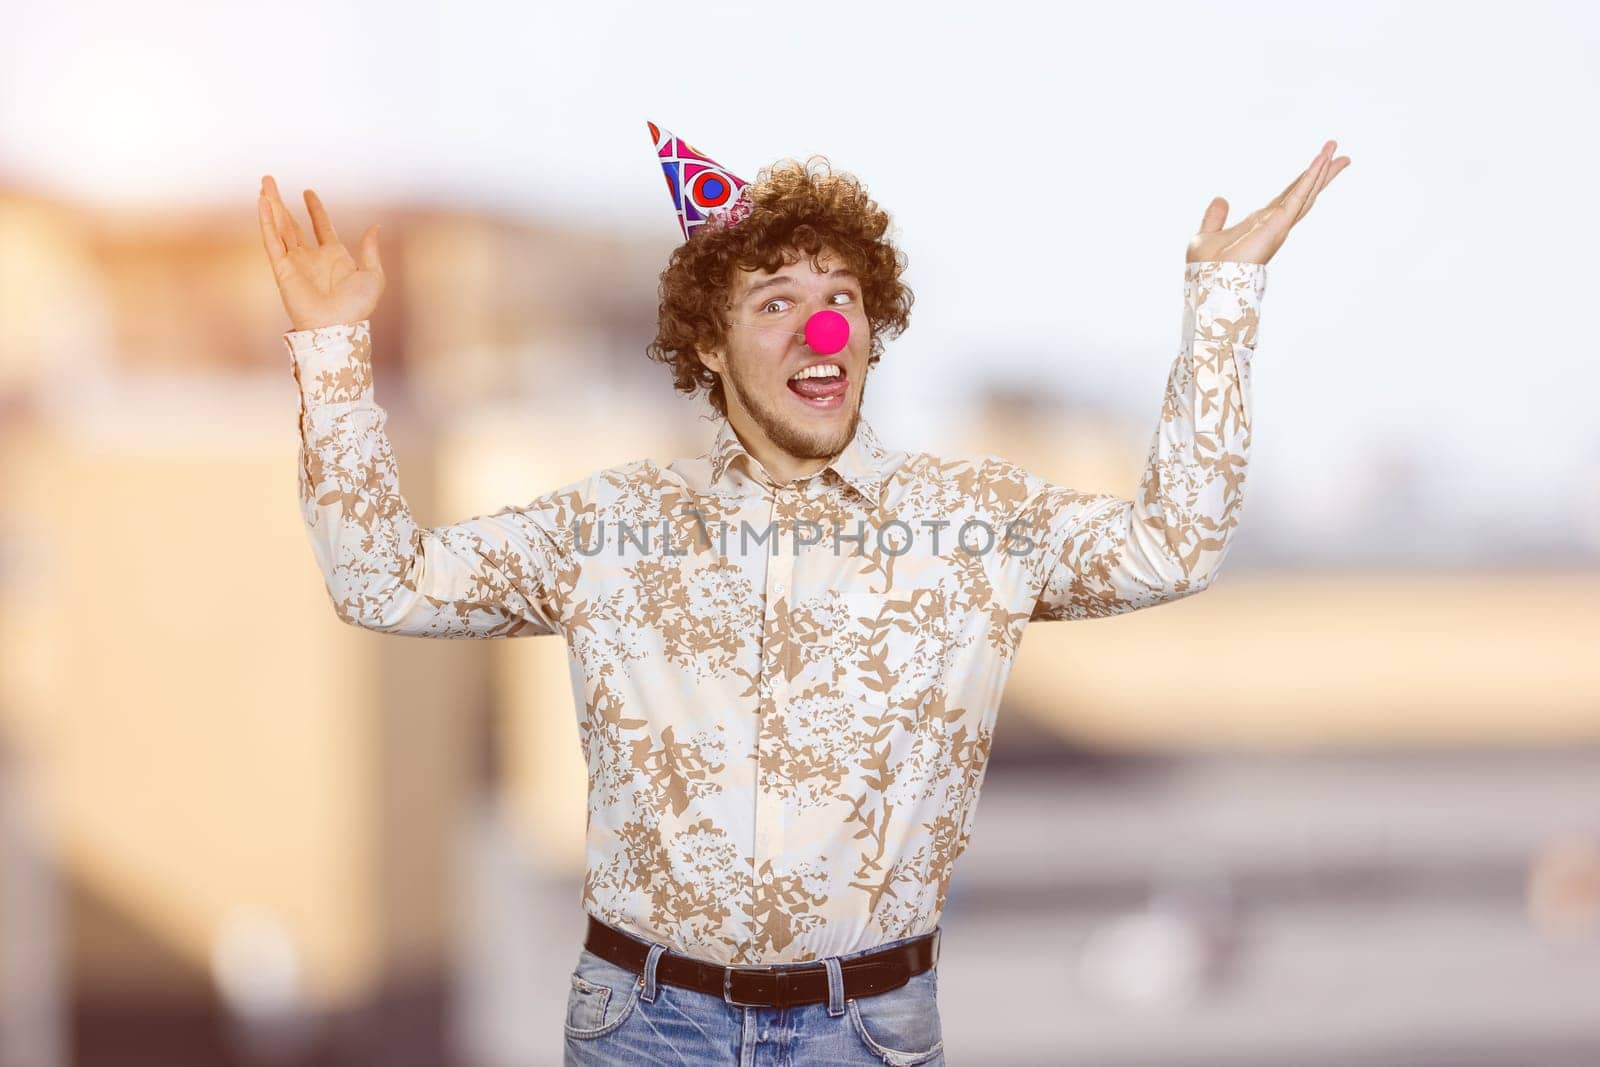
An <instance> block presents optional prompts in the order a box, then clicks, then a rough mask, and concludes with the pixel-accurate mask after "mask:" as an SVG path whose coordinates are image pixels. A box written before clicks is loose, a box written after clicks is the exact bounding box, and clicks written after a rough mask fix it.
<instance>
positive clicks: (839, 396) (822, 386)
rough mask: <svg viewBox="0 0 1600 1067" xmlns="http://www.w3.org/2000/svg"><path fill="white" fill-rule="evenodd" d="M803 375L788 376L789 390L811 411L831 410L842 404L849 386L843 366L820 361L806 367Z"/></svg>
mask: <svg viewBox="0 0 1600 1067" xmlns="http://www.w3.org/2000/svg"><path fill="white" fill-rule="evenodd" d="M803 373H804V377H797V378H790V379H789V382H788V385H789V392H791V393H793V394H794V395H795V396H796V397H798V398H799V399H800V402H801V403H803V404H804V405H805V406H806V407H808V408H811V409H812V410H813V411H832V410H834V409H836V408H839V407H842V406H843V405H844V395H845V393H846V392H847V391H848V390H849V388H850V382H849V379H847V378H846V377H845V373H844V366H843V365H842V364H838V363H821V364H818V365H817V366H815V367H811V368H808V369H807V370H806V371H805V372H803Z"/></svg>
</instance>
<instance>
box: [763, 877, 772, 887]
mask: <svg viewBox="0 0 1600 1067" xmlns="http://www.w3.org/2000/svg"><path fill="white" fill-rule="evenodd" d="M761 884H762V885H771V884H772V875H770V874H763V875H762V876H761Z"/></svg>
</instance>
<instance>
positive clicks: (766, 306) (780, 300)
mask: <svg viewBox="0 0 1600 1067" xmlns="http://www.w3.org/2000/svg"><path fill="white" fill-rule="evenodd" d="M787 303H788V301H787V300H785V299H783V298H782V297H779V298H778V299H776V300H768V301H767V303H766V305H765V306H764V307H762V309H761V310H762V311H763V312H765V311H766V310H767V308H770V307H771V306H772V305H773V304H787Z"/></svg>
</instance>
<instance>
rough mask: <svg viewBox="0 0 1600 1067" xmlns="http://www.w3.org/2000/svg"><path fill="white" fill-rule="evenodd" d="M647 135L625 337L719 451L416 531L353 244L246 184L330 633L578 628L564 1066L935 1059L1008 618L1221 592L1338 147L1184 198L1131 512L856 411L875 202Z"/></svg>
mask: <svg viewBox="0 0 1600 1067" xmlns="http://www.w3.org/2000/svg"><path fill="white" fill-rule="evenodd" d="M650 132H651V136H652V140H653V142H654V146H655V149H656V154H657V158H658V161H659V162H660V164H661V166H662V168H663V174H664V176H665V177H666V180H667V186H668V189H669V192H670V193H671V194H672V197H673V202H674V207H675V209H676V211H677V214H678V219H679V223H680V225H681V227H682V229H683V234H684V238H685V240H684V242H683V244H682V245H680V246H679V247H678V248H677V249H676V250H675V251H674V253H673V256H672V258H671V262H670V263H669V264H668V266H667V268H666V270H665V271H664V272H663V273H662V284H661V308H660V318H659V322H658V333H657V337H656V339H655V341H654V342H653V343H652V344H651V346H650V352H649V354H650V355H651V357H652V358H655V359H657V360H660V361H661V362H663V363H665V364H667V365H668V366H669V367H670V369H671V371H672V374H673V378H674V383H675V386H676V387H677V388H678V389H679V390H680V391H683V392H685V393H688V394H690V395H694V394H695V393H697V392H698V391H700V390H702V389H704V390H706V391H707V392H708V398H709V401H710V403H711V405H712V407H713V408H714V409H715V410H716V412H717V414H718V415H719V416H721V417H722V421H721V423H720V426H719V430H718V433H717V435H716V437H715V440H714V441H713V443H712V445H711V447H710V448H709V449H708V450H707V451H706V452H705V453H703V454H702V455H700V456H698V457H695V458H693V459H680V460H677V461H675V462H673V463H671V464H669V465H668V466H666V467H661V466H658V465H656V464H655V463H654V462H652V461H650V460H639V461H636V462H633V463H627V464H623V465H621V466H618V467H612V468H608V469H605V470H599V471H595V472H594V473H592V474H590V475H589V476H587V477H586V478H583V479H580V480H579V481H576V482H574V483H572V484H570V485H567V486H564V487H561V488H559V489H556V490H552V491H550V492H548V493H546V494H544V495H543V496H540V497H538V498H536V499H535V500H533V501H532V502H531V503H529V504H526V505H522V506H517V507H508V508H505V509H503V510H501V511H498V512H495V513H494V514H492V515H485V516H480V517H478V518H474V519H468V520H465V521H463V522H458V523H454V524H452V525H448V526H439V527H435V528H432V529H426V528H423V527H421V526H419V525H418V524H417V522H416V521H415V519H414V518H413V516H412V515H411V513H410V511H409V509H408V508H407V506H406V504H405V501H404V499H403V498H402V496H401V495H400V488H399V481H398V474H397V471H396V468H395V462H394V458H393V455H392V453H391V451H390V447H389V442H388V440H387V439H386V437H385V435H384V432H383V422H384V412H383V409H382V408H380V407H379V406H378V405H377V404H376V402H375V401H374V398H373V396H374V394H373V381H372V372H371V364H370V332H369V327H370V322H369V320H370V316H371V315H372V312H373V309H374V308H375V306H376V304H377V301H378V298H379V296H380V294H381V292H382V290H383V269H382V265H381V262H380V259H379V255H378V244H377V228H376V227H372V228H370V229H368V230H367V231H366V233H365V234H363V236H362V238H361V241H360V248H359V258H352V257H351V256H350V254H349V253H348V252H347V251H346V250H345V248H344V247H343V245H342V244H341V243H340V241H339V238H338V236H337V234H336V233H335V232H334V229H333V227H332V225H331V223H330V222H329V220H328V217H327V213H326V211H325V210H324V209H323V206H322V204H321V202H320V201H319V200H318V198H317V196H316V194H315V193H313V192H312V191H311V190H309V189H308V190H306V193H305V200H306V206H307V208H308V210H309V213H310V217H311V222H312V227H313V231H314V235H315V243H312V242H308V241H307V240H306V239H305V238H304V236H303V235H302V233H301V231H300V228H299V224H298V223H297V222H296V221H295V220H294V218H293V217H292V215H291V214H290V213H289V211H288V209H287V208H286V206H285V205H284V204H283V202H282V200H281V198H280V196H279V195H278V192H277V187H276V185H275V183H274V182H273V181H272V179H271V178H270V177H267V178H264V179H263V183H262V192H261V195H260V198H259V216H260V224H261V232H262V238H263V241H264V243H265V245H266V249H267V253H268V256H269V258H270V260H271V263H272V267H273V272H274V275H275V277H276V278H277V281H278V285H279V288H280V292H281V294H282V297H283V301H284V307H285V308H286V309H287V311H288V313H289V317H290V320H291V323H292V325H293V330H291V331H290V332H289V333H287V334H286V335H285V340H286V343H287V345H288V348H289V352H290V355H291V357H292V358H291V365H292V368H293V371H294V374H295V376H296V380H297V382H298V383H299V386H300V389H301V397H302V405H301V423H300V426H301V433H302V446H303V447H302V452H301V458H302V462H301V465H300V474H299V482H300V499H301V504H302V509H303V514H304V518H305V521H306V525H307V529H308V531H309V533H310V536H311V541H312V545H313V548H314V550H315V553H316V557H317V561H318V564H319V565H320V567H321V569H322V572H323V574H324V576H325V579H326V582H327V588H328V591H329V595H330V597H331V599H332V601H333V604H334V607H335V610H336V611H337V613H338V616H339V617H340V618H341V619H343V620H345V621H346V622H349V623H351V624H353V625H357V626H361V627H365V628H367V629H371V630H376V631H381V632H384V633H394V634H411V635H421V636H430V637H483V638H487V637H517V636H527V635H535V634H560V635H562V636H563V638H564V639H565V640H566V642H567V643H568V645H569V646H570V649H571V654H572V657H573V659H574V662H575V663H576V664H577V665H578V666H579V668H581V670H580V672H579V674H577V675H575V676H574V685H575V698H576V704H577V707H578V709H579V725H580V734H581V738H582V743H583V753H584V756H585V759H586V760H587V763H588V768H589V820H588V831H587V832H588V871H587V875H586V878H585V883H584V893H583V901H584V908H585V911H586V912H587V913H588V920H589V928H588V933H587V937H586V940H585V947H584V949H583V951H582V952H581V953H580V956H579V962H578V966H577V968H576V969H575V970H574V972H573V973H572V976H571V991H570V996H569V1000H568V1004H567V1016H566V1026H565V1034H566V1038H567V1059H568V1062H569V1063H624V1062H626V1063H657V1062H659V1063H683V1062H691V1063H717V1062H725V1063H730V1064H731V1063H738V1062H751V1061H754V1060H756V1059H757V1058H760V1059H761V1060H763V1061H764V1060H766V1059H767V1058H768V1057H770V1058H771V1059H772V1062H781V1061H783V1060H784V1059H785V1058H787V1059H788V1060H791V1061H793V1062H796V1063H819V1064H820V1063H827V1064H845V1063H894V1064H917V1063H937V1062H942V1059H943V1055H942V1039H941V1033H940V1025H939V1015H938V1008H937V1002H936V994H937V986H938V970H937V966H936V965H937V959H938V954H937V953H938V933H939V930H938V920H939V917H940V915H941V913H942V911H943V908H944V904H945V900H946V893H947V889H948V886H949V881H950V877H951V873H952V870H953V867H954V863H955V860H956V858H957V857H958V856H959V855H960V854H961V853H962V851H963V850H964V849H965V847H966V845H967V842H968V839H969V836H970V832H971V827H972V825H973V815H974V812H975V810H976V804H977V799H978V792H979V789H980V787H981V785H982V782H983V778H984V773H985V770H986V767H987V760H988V753H989V745H990V740H991V738H992V736H993V729H994V725H995V713H996V710H997V708H998V705H999V701H1000V695H1001V692H1002V690H1003V688H1004V683H1005V679H1006V676H1007V674H1008V673H1009V670H1010V667H1011V664H1012V661H1013V658H1014V656H1015V653H1016V650H1017V647H1018V643H1019V642H1020V640H1021V637H1022V632H1023V629H1024V627H1025V626H1026V625H1027V623H1028V622H1030V621H1046V620H1057V619H1082V618H1091V617H1098V616H1105V615H1112V614H1117V613H1121V612H1126V611H1132V610H1136V609H1139V608H1145V607H1150V606H1153V605H1157V604H1162V603H1167V602H1169V601H1172V600H1175V599H1178V598H1180V597H1185V596H1189V595H1192V594H1194V593H1197V592H1199V591H1201V590H1203V589H1205V588H1207V587H1208V586H1209V585H1210V584H1211V583H1212V581H1214V580H1215V578H1216V575H1217V573H1218V570H1219V568H1220V567H1221V565H1222V562H1223V559H1224V557H1225V555H1226V552H1227V548H1228V544H1229V541H1230V538H1231V536H1232V533H1233V530H1234V529H1235V527H1236V525H1237V523H1238V518H1239V513H1240V508H1241V505H1242V491H1243V486H1244V478H1245V465H1246V460H1247V458H1248V454H1249V443H1250V426H1251V416H1252V409H1251V401H1250V359H1251V356H1252V355H1253V346H1254V344H1255V336H1256V326H1257V322H1258V311H1259V304H1260V300H1261V296H1262V293H1263V291H1264V288H1265V282H1266V272H1265V264H1266V263H1267V261H1268V260H1270V259H1271V258H1272V255H1273V254H1274V253H1275V252H1276V251H1277V249H1278V248H1279V247H1280V246H1281V245H1282V243H1283V241H1284V239H1285V238H1286V237H1287V235H1288V233H1289V230H1290V228H1291V227H1293V226H1294V224H1295V223H1296V222H1298V221H1299V220H1300V219H1301V218H1303V217H1304V216H1305V214H1306V212H1307V211H1309V210H1310V208H1311V205H1312V204H1313V203H1314V202H1315V200H1316V197H1317V195H1318V194H1319V192H1320V191H1321V190H1322V189H1323V188H1324V187H1326V185H1327V184H1328V182H1330V181H1331V180H1332V179H1333V177H1334V176H1335V175H1337V174H1338V173H1339V171H1340V170H1342V169H1343V168H1344V167H1345V166H1346V165H1348V163H1349V158H1348V157H1341V158H1339V159H1334V158H1333V157H1332V152H1333V149H1334V147H1335V144H1334V142H1331V141H1330V142H1328V143H1327V144H1325V145H1324V146H1323V149H1322V151H1320V152H1319V153H1317V156H1316V158H1315V159H1314V160H1312V162H1311V164H1310V165H1309V166H1308V167H1307V168H1306V169H1305V171H1304V172H1302V173H1301V174H1300V175H1299V176H1298V177H1297V178H1296V179H1295V180H1294V181H1292V182H1290V184H1289V186H1288V187H1287V188H1285V189H1284V190H1283V192H1282V193H1280V194H1279V195H1278V196H1277V197H1276V198H1274V199H1273V200H1272V201H1271V202H1270V203H1269V204H1268V205H1266V206H1265V207H1264V208H1262V209H1261V210H1259V211H1257V212H1255V213H1253V214H1251V215H1249V216H1247V217H1246V218H1244V219H1243V220H1241V221H1239V222H1238V223H1236V224H1235V225H1233V226H1231V227H1226V228H1224V225H1223V224H1224V222H1225V221H1226V218H1227V212H1228V205H1227V202H1226V201H1225V200H1223V199H1222V198H1220V197H1219V198H1217V199H1215V200H1213V201H1212V202H1211V204H1210V205H1209V206H1208V207H1207V209H1206V211H1205V213H1204V217H1203V219H1202V221H1201V225H1200V231H1199V233H1197V234H1196V235H1195V236H1194V237H1193V238H1192V239H1191V240H1190V242H1189V247H1188V252H1187V257H1186V260H1187V262H1186V266H1185V271H1184V279H1185V305H1184V340H1183V344H1182V346H1181V349H1180V351H1179V353H1178V355H1177V357H1176V359H1175V360H1174V362H1173V365H1172V370H1171V373H1170V375H1169V377H1168V380H1167V385H1166V394H1165V399H1164V404H1163V407H1162V410H1161V417H1160V422H1159V424H1158V426H1157V430H1156V434H1155V437H1154V440H1153V443H1152V446H1151V451H1150V457H1149V462H1148V465H1147V466H1146V469H1145V471H1144V474H1143V478H1142V480H1141V482H1140V485H1139V489H1138V492H1137V494H1136V495H1135V496H1134V497H1133V498H1131V499H1123V498H1121V497H1117V496H1114V495H1109V494H1084V493H1078V492H1074V491H1073V490H1071V489H1068V488H1065V487H1062V486H1058V485H1053V484H1050V483H1048V482H1046V481H1044V480H1043V479H1041V478H1039V477H1037V476H1035V475H1033V474H1031V473H1030V472H1028V471H1026V470H1023V469H1021V468H1020V467H1018V466H1016V465H1015V464H1012V463H1010V462H1008V461H1006V460H1004V459H1001V458H999V457H997V456H983V457H978V458H967V459H943V458H940V457H938V456H934V455H929V454H927V453H922V452H909V453H908V452H905V451H901V450H898V449H895V448H892V447H890V446H889V445H887V444H885V443H884V442H883V441H882V440H880V439H879V438H878V436H877V434H876V433H875V432H874V431H873V430H872V428H871V426H870V425H869V424H868V423H867V422H866V421H865V420H864V419H863V418H862V417H861V403H862V396H863V392H864V389H865V385H866V381H867V378H868V376H869V374H870V371H871V368H872V366H874V365H875V364H876V363H877V362H878V361H879V359H880V358H881V355H882V346H883V341H884V339H885V338H886V337H891V336H894V335H896V334H898V333H899V332H900V331H902V330H904V329H905V328H906V326H907V324H908V321H909V314H910V308H911V293H910V291H909V289H907V288H906V286H905V285H904V284H903V282H902V280H901V273H902V271H903V269H904V257H903V256H902V255H901V254H900V253H899V252H898V251H897V250H896V249H895V247H894V245H893V243H892V242H891V241H890V240H889V239H888V238H887V236H886V234H887V232H888V215H887V214H886V213H885V212H884V211H882V210H881V209H880V208H879V207H878V205H877V204H876V203H874V202H873V201H872V200H871V199H870V198H869V197H868V196H867V195H866V191H865V190H864V189H863V188H862V187H861V186H860V184H859V183H858V182H857V181H856V180H855V179H854V178H853V177H852V176H850V175H846V174H832V173H830V172H828V171H827V169H826V168H825V167H824V168H814V167H811V166H809V165H808V166H801V165H799V164H797V163H792V162H791V163H786V164H783V165H778V166H775V167H773V168H769V169H768V170H765V171H763V172H762V173H761V175H760V176H759V177H758V179H757V181H755V182H753V183H750V182H745V181H744V180H743V179H740V178H737V177H735V176H734V175H732V174H731V173H729V172H728V171H727V170H726V169H725V168H723V167H721V166H720V165H719V164H717V163H716V162H715V161H714V160H711V159H710V158H709V157H707V156H706V155H705V154H704V153H702V152H699V151H698V150H697V149H695V148H694V147H693V146H691V145H689V144H688V143H687V142H684V141H683V140H682V139H681V138H676V137H674V136H673V135H672V134H671V133H669V132H668V131H665V130H663V129H661V128H660V127H658V126H656V125H655V124H653V123H652V124H651V125H650ZM579 675H581V677H580V676H579Z"/></svg>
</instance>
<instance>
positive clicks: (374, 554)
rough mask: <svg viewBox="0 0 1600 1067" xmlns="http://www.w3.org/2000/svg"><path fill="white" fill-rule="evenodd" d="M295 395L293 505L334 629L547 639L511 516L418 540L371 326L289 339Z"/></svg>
mask: <svg viewBox="0 0 1600 1067" xmlns="http://www.w3.org/2000/svg"><path fill="white" fill-rule="evenodd" d="M284 340H285V344H286V346H287V347H288V349H289V352H290V356H291V360H292V365H293V369H294V373H295V379H296V381H297V382H298V383H299V386H300V394H301V415H300V472H299V496H300V507H301V512H302V516H303V518H304V520H305V525H306V531H307V533H308V535H309V537H310V540H311V546H312V550H313V552H314V554H315V556H316V560H317V564H318V567H319V568H320V569H321V571H322V574H323V578H324V580H325V583H326V585H327V589H328V595H329V597H330V599H331V600H332V601H333V605H334V609H335V611H336V612H337V614H338V616H339V618H341V619H342V620H344V621H345V622H348V623H350V624H352V625H355V626H361V627H363V628H366V629H372V630H380V631H384V632H390V633H406V634H416V635H420V636H429V637H506V636H519V635H521V634H524V633H536V632H550V630H551V629H552V627H551V626H550V625H549V623H548V621H547V619H545V618H544V617H543V615H542V613H540V612H536V611H532V610H530V608H529V605H528V602H527V599H526V597H525V595H524V592H525V591H526V590H531V589H534V588H537V587H538V582H537V580H536V576H535V575H533V574H532V573H531V567H530V566H529V564H528V560H529V556H530V554H531V553H530V552H528V551H525V550H524V549H525V548H526V547H527V546H526V544H525V542H524V539H523V532H522V530H521V529H520V528H519V525H518V523H517V522H516V517H515V516H513V515H504V516H491V517H485V518H481V519H474V520H469V521H467V522H464V523H457V524H455V525H453V526H449V527H441V528H438V529H424V528H423V527H421V526H420V525H419V524H418V523H417V522H416V520H415V519H414V517H413V516H412V513H411V509H410V508H409V506H408V505H407V503H406V500H405V497H404V496H403V495H401V492H400V478H399V470H398V468H397V465H396V463H395V458H394V451H393V448H392V446H391V445H390V442H389V438H388V435H387V434H386V433H385V432H384V425H385V422H386V421H387V418H388V416H387V413H386V412H385V411H384V409H383V408H382V407H380V406H379V405H378V404H377V402H376V400H375V398H374V393H373V378H372V364H371V337H370V323H369V322H368V321H367V320H362V321H360V322H357V323H350V324H344V325H338V326H326V327H322V328H320V329H314V330H300V331H291V332H289V333H286V334H285V335H284Z"/></svg>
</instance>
